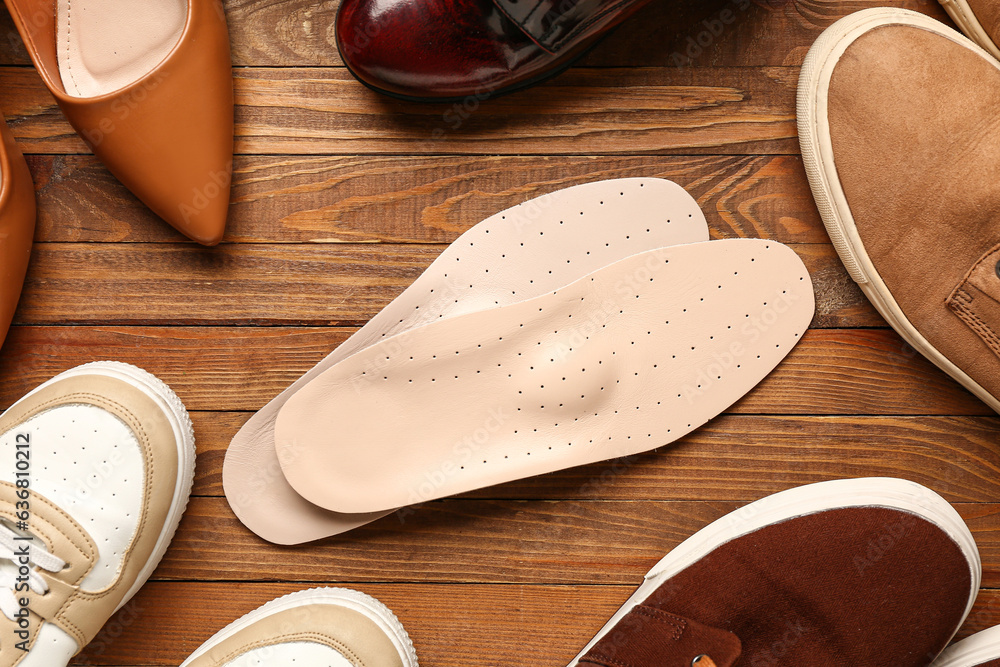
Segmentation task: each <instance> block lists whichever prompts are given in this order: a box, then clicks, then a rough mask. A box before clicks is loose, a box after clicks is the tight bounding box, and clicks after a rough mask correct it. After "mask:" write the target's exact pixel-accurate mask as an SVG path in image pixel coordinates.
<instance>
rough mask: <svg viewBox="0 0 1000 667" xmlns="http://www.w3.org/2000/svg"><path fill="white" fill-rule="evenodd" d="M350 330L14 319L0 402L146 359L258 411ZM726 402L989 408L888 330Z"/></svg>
mask: <svg viewBox="0 0 1000 667" xmlns="http://www.w3.org/2000/svg"><path fill="white" fill-rule="evenodd" d="M350 331H351V330H345V329H337V328H322V327H318V328H294V329H290V328H286V327H263V328H261V327H114V326H87V327H66V326H55V327H16V328H15V329H14V330H13V332H12V333H11V335H10V336H9V338H8V342H7V343H6V344H5V346H4V353H3V355H2V358H0V404H2V405H3V406H4V407H6V406H8V405H10V404H11V403H12V402H13V401H14V400H16V399H17V398H18V397H20V396H21V395H23V394H24V393H26V392H27V391H30V390H31V389H33V388H34V387H35V386H37V385H38V384H40V383H41V382H43V381H45V380H46V379H48V378H50V377H52V376H53V375H55V374H56V373H58V372H61V371H63V370H66V369H67V368H71V367H73V366H76V365H78V364H80V363H85V362H88V361H93V360H95V359H118V360H120V361H125V362H128V363H132V364H136V365H139V366H143V367H145V368H146V369H147V370H149V371H150V372H152V373H154V374H156V375H158V376H159V377H161V378H162V379H163V380H164V381H166V382H167V383H168V384H170V385H171V386H172V387H173V388H174V389H175V390H176V391H177V393H178V395H179V396H180V397H181V398H182V399H183V400H184V402H185V404H186V405H187V406H188V408H190V409H192V410H223V411H232V410H258V409H260V408H261V407H262V406H263V405H264V404H265V403H267V402H268V401H270V400H271V399H272V398H273V397H274V396H276V395H277V394H278V393H279V392H281V391H282V390H284V389H285V387H287V386H288V385H290V384H291V383H292V382H294V381H295V380H296V379H298V378H299V377H300V376H301V375H302V374H303V373H305V372H306V371H307V370H309V369H310V368H311V367H312V366H313V365H315V364H316V363H317V362H319V361H320V360H321V359H322V358H323V357H325V356H326V355H327V354H328V353H329V352H330V350H332V349H333V348H334V347H335V346H336V345H338V344H340V342H342V341H343V340H344V339H345V338H346V336H347V335H348V334H349V333H350ZM730 411H732V412H735V413H741V414H787V415H823V414H831V415H838V414H840V415H851V414H897V415H907V414H909V415H930V414H941V415H986V414H991V412H990V411H989V408H987V407H986V406H985V405H984V404H982V403H981V402H980V401H978V400H977V399H975V398H973V397H972V395H971V394H969V393H968V392H966V391H965V390H964V389H963V388H961V387H960V386H959V385H958V384H957V383H956V382H954V381H953V380H951V379H950V378H949V377H948V376H946V375H945V374H944V373H942V372H941V371H940V370H938V369H937V368H935V367H934V366H932V365H931V364H930V363H929V362H928V361H926V360H925V359H924V358H923V357H920V356H919V355H915V354H914V353H913V351H912V350H910V349H909V348H908V347H907V346H906V345H904V344H903V342H902V340H901V339H900V338H899V337H898V336H897V335H896V334H895V333H894V332H891V331H889V330H885V329H872V330H857V329H833V330H821V329H814V330H810V331H808V332H806V335H805V336H803V339H802V342H801V343H799V345H797V346H796V347H795V349H794V350H792V352H791V354H789V356H788V357H787V358H786V359H785V361H784V362H783V363H782V364H781V365H779V366H778V367H777V368H776V369H775V370H774V371H773V372H772V373H771V375H769V376H768V377H767V378H766V379H765V380H764V381H763V382H762V383H761V384H760V385H759V386H758V387H756V388H755V389H754V390H753V391H752V392H751V393H750V394H748V395H747V396H745V397H744V398H743V399H742V400H740V401H739V402H737V403H736V404H735V405H734V406H733V407H732V408H730Z"/></svg>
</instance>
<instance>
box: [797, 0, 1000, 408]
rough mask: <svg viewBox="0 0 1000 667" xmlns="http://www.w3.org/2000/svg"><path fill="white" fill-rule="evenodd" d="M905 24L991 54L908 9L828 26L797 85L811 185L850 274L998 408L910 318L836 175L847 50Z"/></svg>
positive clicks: (922, 346)
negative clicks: (837, 83)
mask: <svg viewBox="0 0 1000 667" xmlns="http://www.w3.org/2000/svg"><path fill="white" fill-rule="evenodd" d="M891 24H902V25H908V26H914V27H918V28H921V29H923V30H928V31H931V32H934V33H937V34H939V35H942V36H944V37H947V38H948V39H951V40H953V41H955V42H956V43H959V44H962V45H965V46H966V47H967V48H969V49H972V50H974V51H976V52H980V53H982V54H983V55H984V56H988V54H987V53H986V52H985V51H983V50H982V49H981V48H980V47H979V46H977V45H976V44H974V43H973V42H972V41H971V40H969V39H968V38H967V37H965V36H963V35H961V34H959V33H958V32H955V31H954V30H952V29H951V28H949V27H947V26H945V25H944V24H942V23H941V22H939V21H935V20H934V19H931V18H929V17H927V16H925V15H923V14H918V13H917V12H911V11H908V10H904V9H868V10H864V11H860V12H857V13H856V14H851V15H850V16H847V17H846V18H843V19H841V20H839V21H837V22H836V23H835V24H833V25H832V26H831V27H830V28H828V29H827V30H826V31H825V32H824V33H823V34H822V35H821V36H820V38H819V39H818V40H816V43H815V44H814V45H813V47H812V48H811V49H810V51H809V54H808V55H807V56H806V60H805V62H804V64H803V66H802V73H801V76H800V78H799V89H798V127H799V143H800V145H801V147H802V160H803V163H804V165H805V169H806V174H807V176H808V177H809V185H810V187H811V188H812V193H813V196H814V198H815V199H816V205H817V207H818V208H819V212H820V216H821V217H822V219H823V224H824V225H825V226H826V230H827V233H828V234H829V235H830V239H831V240H832V241H833V245H834V247H835V248H836V250H837V254H838V255H840V259H841V261H843V263H844V266H845V267H846V268H847V272H848V273H849V274H850V276H851V278H852V279H853V280H854V282H856V283H857V284H858V286H859V287H860V288H861V291H862V292H863V293H864V294H865V296H867V297H868V299H869V300H870V301H871V302H872V305H874V306H875V309H876V310H878V312H879V313H880V314H881V315H882V317H884V318H885V319H886V321H887V322H888V323H889V324H890V325H891V326H892V328H893V329H895V330H896V332H897V333H899V335H900V336H902V337H903V339H904V340H905V341H906V342H907V343H909V344H910V345H911V346H912V347H913V348H914V349H915V350H917V351H918V352H920V353H921V354H922V355H924V356H925V357H927V359H929V360H930V361H931V362H932V363H934V364H935V365H936V366H937V367H938V368H940V369H941V370H943V371H944V372H945V373H947V374H948V375H950V376H951V377H952V378H954V379H955V380H957V381H958V382H959V383H961V384H962V386H964V387H965V388H966V389H968V390H969V391H971V392H972V393H973V394H975V395H976V396H977V397H979V398H980V399H981V400H982V401H983V402H984V403H986V404H987V405H988V406H990V407H991V408H992V409H993V410H996V411H997V412H1000V400H998V399H997V398H995V397H994V396H992V395H991V394H990V393H989V392H988V391H987V390H986V389H985V388H984V387H983V386H982V385H980V384H979V383H978V382H976V381H975V380H973V379H972V378H971V377H970V376H969V375H968V374H967V373H966V372H965V371H963V370H962V369H960V368H959V367H958V366H956V365H955V364H954V363H952V362H951V361H950V360H949V359H948V358H947V357H945V356H944V355H943V354H941V352H939V351H938V350H937V348H935V347H934V346H933V345H931V344H930V342H928V341H927V339H926V338H924V336H923V335H922V334H921V333H920V332H919V331H918V330H917V328H916V327H915V326H913V324H912V323H911V322H910V321H909V320H908V319H907V318H906V315H905V314H904V313H903V311H902V309H901V308H900V307H899V304H898V303H897V302H896V300H895V299H894V298H893V296H892V293H891V292H890V291H889V288H888V287H887V286H886V284H885V282H884V281H883V280H882V277H881V276H880V275H879V273H878V271H877V270H876V268H875V266H874V264H873V263H872V261H871V259H870V258H869V256H868V254H867V252H866V251H865V247H864V243H863V242H862V241H861V236H860V235H859V233H858V229H857V225H856V224H855V221H854V217H853V215H852V213H851V208H850V206H849V205H848V203H847V197H846V195H845V194H844V191H843V188H842V187H841V184H840V179H839V177H838V176H837V166H836V163H835V161H834V156H833V143H832V140H831V137H830V127H829V124H828V122H827V109H828V103H829V88H830V81H831V78H832V76H833V71H834V68H835V67H836V65H837V62H838V61H839V60H840V57H841V56H842V55H843V54H844V52H845V51H846V49H847V48H848V47H849V46H850V45H851V44H852V43H853V42H854V41H855V40H857V39H858V38H859V37H861V36H863V35H864V34H866V33H868V32H869V31H871V30H873V29H876V28H878V27H879V26H883V25H891Z"/></svg>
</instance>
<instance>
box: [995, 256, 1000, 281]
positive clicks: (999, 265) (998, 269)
mask: <svg viewBox="0 0 1000 667" xmlns="http://www.w3.org/2000/svg"><path fill="white" fill-rule="evenodd" d="M995 268H996V272H997V278H1000V260H997V265H996V267H995Z"/></svg>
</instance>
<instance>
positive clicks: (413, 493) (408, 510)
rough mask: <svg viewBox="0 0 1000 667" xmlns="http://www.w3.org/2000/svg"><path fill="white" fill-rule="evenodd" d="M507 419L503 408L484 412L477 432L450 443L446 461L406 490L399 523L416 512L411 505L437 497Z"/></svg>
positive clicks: (507, 416) (506, 413) (507, 413)
mask: <svg viewBox="0 0 1000 667" xmlns="http://www.w3.org/2000/svg"><path fill="white" fill-rule="evenodd" d="M510 417H511V413H509V412H508V410H507V409H506V408H504V407H503V406H496V407H492V408H489V409H487V410H486V416H485V417H484V418H483V421H482V423H481V424H480V425H479V426H478V427H477V428H475V429H473V430H472V431H471V432H470V433H466V434H465V435H463V436H462V437H460V438H459V439H458V440H456V441H455V442H454V443H452V446H451V455H450V457H449V458H448V459H446V460H445V461H444V463H442V464H441V465H439V466H438V467H437V468H436V469H435V470H432V471H430V472H427V473H424V478H423V480H421V481H420V483H418V484H416V485H415V486H413V487H411V488H410V495H409V501H408V502H409V504H408V506H407V507H404V508H401V509H399V510H398V511H397V512H396V517H397V518H398V519H399V522H400V523H406V517H407V516H409V515H410V514H413V513H414V512H415V511H416V510H415V509H414V508H413V505H418V504H420V503H422V502H425V501H427V500H430V499H432V498H435V497H436V496H438V495H440V494H439V493H438V490H439V489H441V488H442V487H444V486H445V484H447V483H448V481H449V480H451V479H452V478H453V477H455V476H456V475H458V474H460V473H461V472H462V471H463V470H465V468H466V466H467V465H469V464H472V463H473V461H475V460H477V459H478V458H479V456H481V454H480V452H482V451H483V449H484V448H485V447H486V445H487V444H488V443H489V441H490V440H491V439H492V438H493V436H495V435H496V434H497V433H498V432H499V431H500V429H501V428H503V426H504V424H506V423H507V422H508V421H509V420H510Z"/></svg>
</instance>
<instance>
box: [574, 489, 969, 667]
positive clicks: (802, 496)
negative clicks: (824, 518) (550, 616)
mask: <svg viewBox="0 0 1000 667" xmlns="http://www.w3.org/2000/svg"><path fill="white" fill-rule="evenodd" d="M849 507H886V508H892V509H897V510H900V511H903V512H909V513H911V514H914V515H916V516H918V517H920V518H922V519H925V520H926V521H929V522H931V523H933V524H934V525H936V526H938V527H939V528H940V529H941V530H943V531H944V532H945V533H946V534H948V536H949V537H951V539H952V540H954V541H955V543H956V544H957V545H958V546H959V548H961V550H962V553H963V554H965V557H966V559H968V562H969V570H970V574H971V586H970V590H969V601H968V604H967V606H966V609H965V614H964V615H963V619H964V618H965V616H967V615H968V613H969V611H970V610H971V609H972V604H973V602H974V601H975V599H976V594H977V593H978V591H979V584H980V582H981V580H982V563H981V561H980V559H979V550H978V549H977V547H976V541H975V540H974V539H973V537H972V533H971V532H969V528H968V526H966V525H965V522H964V521H963V520H962V517H960V516H959V514H958V512H956V511H955V508H953V507H952V506H951V505H950V504H948V502H947V501H946V500H944V499H943V498H942V497H941V496H939V495H938V494H936V493H934V492H933V491H931V490H930V489H928V488H926V487H924V486H921V485H920V484H917V483H915V482H908V481H905V480H901V479H892V478H883V477H871V478H862V479H844V480H835V481H831V482H820V483H818V484H809V485H807V486H800V487H798V488H794V489H789V490H788V491H782V492H781V493H776V494H774V495H771V496H768V497H766V498H762V499H761V500H758V501H756V502H754V503H751V504H749V505H747V506H746V507H743V508H741V509H739V510H736V511H735V512H732V513H730V514H727V515H726V516H724V517H722V518H721V519H719V520H717V521H715V522H714V523H711V524H709V525H708V526H706V527H705V528H703V529H701V530H700V531H698V532H697V533H695V534H694V535H692V536H691V537H690V538H688V539H687V540H685V541H684V542H683V543H681V544H680V545H679V546H678V547H677V548H676V549H674V550H673V551H671V552H670V553H668V554H667V555H666V556H664V557H663V559H662V560H660V562H659V563H657V564H656V565H655V566H653V568H652V569H651V570H650V571H649V572H648V573H647V574H646V577H645V580H644V581H643V583H642V585H641V586H639V588H638V589H637V590H636V591H635V593H633V594H632V596H631V597H630V598H629V599H628V600H627V601H626V602H625V604H624V605H622V607H621V608H620V609H619V610H618V611H617V612H615V615H614V616H612V617H611V619H610V620H609V621H608V622H607V623H606V624H605V625H604V627H603V628H601V630H600V632H598V633H597V635H596V636H595V637H594V638H593V639H592V640H590V642H589V643H588V644H587V645H586V646H585V647H583V650H582V651H580V653H579V654H578V655H577V656H576V657H575V658H574V659H573V661H572V662H570V664H569V667H576V665H578V664H579V660H580V658H582V657H583V656H584V655H585V654H586V653H587V651H589V650H590V649H591V647H593V646H594V644H596V643H597V642H598V641H600V640H601V638H602V637H604V635H606V634H607V633H608V632H610V631H611V629H612V628H614V626H615V625H616V624H617V623H618V622H619V621H620V620H621V619H622V617H624V616H625V615H626V614H628V613H629V612H630V611H631V610H632V609H633V608H634V607H636V606H637V605H639V604H641V603H642V602H643V601H645V600H646V598H648V597H649V596H650V595H651V594H652V593H653V592H654V591H656V589H658V588H659V587H660V586H661V585H663V583H664V582H665V581H667V580H669V579H670V578H671V577H673V576H675V575H676V574H677V573H679V572H681V571H682V570H684V569H686V568H687V567H689V566H691V565H693V564H694V563H696V562H698V561H699V560H701V559H702V558H704V557H705V556H707V555H708V554H710V553H711V552H712V551H714V550H715V549H717V548H719V547H720V546H722V545H723V544H726V543H727V542H730V541H732V540H734V539H736V538H738V537H742V536H743V535H747V534H749V533H752V532H754V531H757V530H759V529H761V528H764V527H765V526H769V525H772V524H775V523H780V522H782V521H786V520H788V519H792V518H795V517H800V516H806V515H809V514H815V513H817V512H824V511H828V510H834V509H842V508H849ZM959 625H960V624H959ZM958 627H959V626H958V625H956V626H955V631H956V632H957V631H958Z"/></svg>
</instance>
